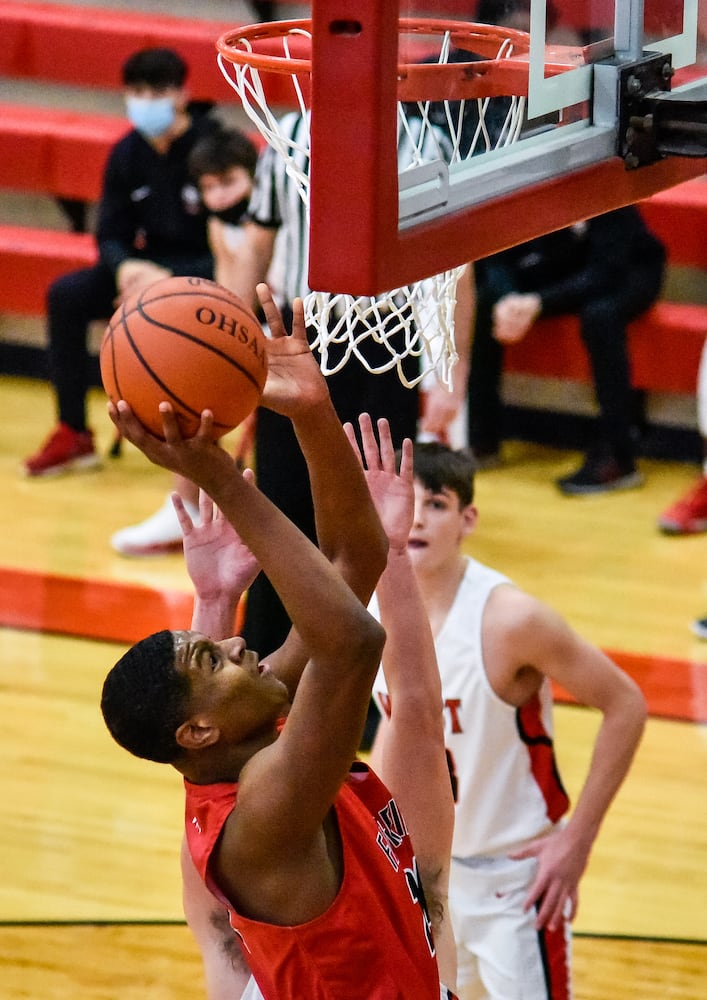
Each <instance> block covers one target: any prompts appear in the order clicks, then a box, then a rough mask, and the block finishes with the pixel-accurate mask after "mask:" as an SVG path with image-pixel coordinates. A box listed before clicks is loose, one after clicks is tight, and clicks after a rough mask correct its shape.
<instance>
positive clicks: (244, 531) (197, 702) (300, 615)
mask: <svg viewBox="0 0 707 1000" xmlns="http://www.w3.org/2000/svg"><path fill="white" fill-rule="evenodd" d="M261 301H262V303H263V307H264V309H265V312H266V316H267V319H268V322H269V324H270V327H271V330H275V332H276V336H275V338H274V339H273V341H271V342H270V349H269V350H270V359H269V360H270V374H269V378H268V384H267V386H266V391H265V395H264V398H263V403H264V405H267V406H270V407H271V408H273V409H276V410H277V411H278V412H280V413H283V414H285V415H286V416H288V417H289V418H290V419H291V420H292V422H293V425H294V427H295V430H296V433H297V436H298V439H299V442H300V445H301V447H302V451H303V453H304V455H305V458H306V459H307V463H308V467H309V471H310V476H311V479H312V490H313V494H314V496H315V501H316V511H317V529H318V540H319V545H320V549H321V551H318V550H317V549H316V548H315V547H314V546H313V545H312V544H311V543H310V542H309V541H307V539H305V538H304V536H303V535H301V533H300V532H299V531H298V530H297V529H296V528H295V527H294V526H293V525H292V524H291V523H290V522H289V521H288V520H287V519H286V518H285V517H284V516H283V515H282V514H281V513H280V512H279V511H278V510H277V509H276V508H274V507H273V506H272V504H270V503H269V501H268V500H267V499H266V498H265V497H264V496H263V495H262V494H260V493H259V491H258V490H257V489H255V487H254V486H253V485H252V484H251V483H249V482H248V480H247V479H244V478H243V476H241V474H240V473H239V472H238V471H237V469H236V467H235V465H234V463H233V462H232V460H231V459H230V458H229V456H227V455H226V454H225V452H223V451H222V450H221V449H219V448H217V447H216V446H215V445H213V444H212V443H211V442H210V441H209V439H208V431H209V427H210V417H209V415H208V414H205V415H204V416H203V418H202V427H201V430H200V431H199V433H198V434H197V435H196V436H195V437H194V438H191V439H188V440H183V439H182V438H181V436H180V434H179V432H178V428H177V425H176V421H175V420H174V418H173V415H172V414H171V412H170V410H169V407H163V411H164V412H163V416H164V429H165V438H166V440H165V441H164V442H161V441H159V440H158V439H156V438H154V437H152V436H151V435H149V434H148V433H147V432H145V431H144V429H143V428H141V426H140V425H139V424H138V423H137V421H136V420H135V419H134V417H133V416H132V414H131V413H130V411H129V409H128V408H127V407H126V406H125V405H124V404H120V406H119V407H118V408H117V409H113V410H112V416H113V418H114V420H115V422H116V424H117V426H118V428H119V430H120V431H121V432H122V433H123V434H124V435H125V436H126V437H127V438H128V439H129V440H131V441H132V442H133V443H135V444H136V445H137V446H138V447H140V448H141V449H142V450H143V451H144V452H145V454H146V455H147V456H148V457H149V458H151V459H152V460H153V461H155V462H157V463H158V464H161V465H164V466H165V467H166V468H169V469H171V470H172V471H174V472H177V473H180V474H182V475H185V476H187V477H188V478H190V479H192V480H193V481H194V482H196V483H198V484H199V486H200V487H201V488H202V489H203V490H204V491H205V493H207V494H208V496H209V497H211V498H213V501H214V502H215V503H216V504H217V506H218V508H219V509H220V510H221V511H223V514H224V516H225V518H226V519H227V520H228V521H229V522H230V523H231V524H232V525H233V526H234V527H235V528H236V530H237V532H238V534H239V535H240V536H241V538H242V540H243V542H244V543H245V544H246V545H247V547H248V548H249V549H250V550H251V551H252V553H253V555H254V556H255V557H256V558H257V560H258V562H259V564H260V566H261V567H262V570H263V571H264V572H265V573H266V575H268V576H269V577H270V579H271V581H272V583H273V585H274V586H275V587H276V589H277V590H278V592H279V594H280V596H281V598H282V600H283V602H284V604H285V606H286V608H287V611H288V614H289V615H290V617H291V619H292V621H293V623H294V626H295V630H294V631H293V633H291V634H290V636H289V637H288V639H287V641H286V642H285V644H284V645H283V646H282V647H280V649H278V650H276V651H275V652H274V653H273V654H272V655H271V656H269V657H267V658H266V659H263V660H261V659H260V658H259V657H258V655H257V654H256V653H254V652H252V651H250V650H246V649H245V648H244V643H243V641H242V640H241V639H240V638H237V637H236V638H229V639H221V640H215V639H212V638H209V637H208V636H206V635H205V634H203V633H202V632H195V631H190V632H174V633H173V632H166V631H165V632H160V633H157V634H156V635H154V636H151V637H149V638H148V639H146V640H143V641H142V642H141V643H138V644H137V645H136V646H135V647H133V649H132V650H130V651H129V652H128V653H127V654H126V655H125V656H124V657H123V658H122V659H121V661H119V663H118V664H116V666H115V667H114V668H113V670H112V671H111V672H110V674H109V675H108V677H107V678H106V682H105V685H104V690H103V700H102V708H103V712H104V717H105V718H106V722H107V724H108V726H109V728H110V730H111V732H112V733H113V735H114V737H115V738H116V739H117V740H118V742H119V743H121V745H123V746H125V747H126V748H127V749H129V750H130V751H131V752H132V753H134V754H136V755H138V756H144V757H147V758H149V759H154V760H158V761H162V762H166V763H171V764H173V766H175V767H176V768H177V770H179V771H180V772H181V773H182V774H183V776H184V778H185V785H186V788H187V814H186V821H187V835H188V839H189V845H190V851H191V855H192V857H193V859H194V861H195V865H196V868H197V870H199V871H200V873H201V874H202V876H203V877H204V878H205V880H206V882H207V884H208V885H209V887H210V889H211V890H212V891H213V892H214V893H218V894H219V897H220V898H221V899H222V900H223V902H224V903H225V904H226V905H227V907H228V910H229V913H230V916H231V922H232V925H233V926H234V929H236V931H237V933H238V935H239V938H240V943H241V947H242V949H243V952H244V954H245V956H246V958H247V962H248V964H249V966H250V968H251V969H252V970H253V972H254V974H255V978H256V980H257V981H258V985H259V987H260V989H261V991H262V993H263V995H264V996H265V998H266V1000H275V998H277V1000H285V998H287V997H293V998H294V997H298V998H299V997H301V996H307V997H312V998H320V997H321V998H324V997H340V996H352V995H356V996H361V997H362V998H364V997H365V998H366V1000H373V998H379V1000H403V998H410V1000H413V998H414V1000H426V998H430V1000H437V997H438V996H439V989H440V988H439V977H438V969H437V962H436V959H435V955H434V945H433V941H432V937H431V934H430V927H429V917H428V914H427V910H426V906H425V900H424V895H423V891H422V885H421V881H420V877H419V873H418V871H417V865H416V862H415V859H414V855H413V853H412V846H411V844H410V838H409V836H408V833H407V830H406V828H405V821H404V820H403V818H402V815H401V814H400V812H399V810H398V808H397V805H396V803H395V800H394V799H393V797H392V796H391V795H390V793H389V792H388V790H387V789H386V788H385V787H384V786H383V785H382V783H381V782H380V781H379V780H378V779H377V778H376V777H375V775H373V774H372V772H370V771H369V770H368V769H367V768H366V767H365V765H359V766H358V767H357V766H354V768H353V769H352V770H351V772H349V768H350V765H351V761H352V760H353V758H354V756H355V752H356V749H357V747H358V745H359V743H360V739H361V734H362V731H363V725H364V721H365V716H366V711H367V707H368V700H369V697H370V690H371V686H372V682H373V678H374V676H375V673H376V669H377V663H378V660H379V657H380V653H381V649H382V644H383V631H382V629H380V627H379V626H378V625H377V624H376V623H375V621H374V620H373V619H372V618H371V616H370V615H369V614H368V612H367V611H366V610H365V607H364V604H363V603H362V602H364V601H367V600H368V599H369V597H370V593H371V592H372V590H373V587H374V586H375V584H376V582H377V578H378V577H379V575H380V573H381V570H382V569H383V567H384V565H385V555H386V544H385V538H384V535H383V532H382V531H381V525H380V521H379V519H378V518H377V516H376V514H375V510H374V507H373V505H372V503H371V498H370V494H369V492H368V489H367V488H366V483H365V480H364V477H363V474H362V472H361V469H360V466H359V464H358V462H357V461H356V458H355V456H354V455H353V452H352V450H351V448H350V447H349V445H348V442H347V441H346V437H345V435H344V433H343V430H342V428H341V425H340V423H339V421H338V420H337V418H336V416H335V413H334V411H333V408H332V406H331V401H330V399H329V395H328V390H327V388H326V383H325V381H324V379H323V377H322V376H321V373H320V372H319V370H318V368H317V366H316V362H315V361H314V359H313V358H312V355H311V352H310V351H309V348H308V346H307V342H306V338H305V334H304V323H303V317H302V310H301V305H300V306H298V309H297V310H296V324H295V332H294V334H293V336H292V337H289V338H288V337H284V336H283V335H282V328H281V324H280V322H279V316H278V314H277V310H276V309H275V307H274V304H273V303H272V299H271V297H270V296H269V294H268V293H267V290H263V291H262V294H261ZM327 557H328V558H327ZM329 560H331V561H329ZM295 689H296V693H295ZM283 714H287V722H286V724H285V725H284V727H283V728H282V731H281V732H280V728H279V720H280V719H281V717H282V715H283ZM352 990H353V991H354V992H352Z"/></svg>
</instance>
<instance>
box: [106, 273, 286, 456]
mask: <svg viewBox="0 0 707 1000" xmlns="http://www.w3.org/2000/svg"><path fill="white" fill-rule="evenodd" d="M100 363H101V378H102V379H103V385H104V387H105V390H106V392H107V393H108V395H109V397H110V398H111V399H112V400H113V402H114V403H115V402H117V401H118V400H119V399H124V400H125V401H126V402H127V403H129V404H130V406H131V408H132V410H133V412H134V414H135V416H136V417H137V418H138V420H139V421H140V423H142V424H144V426H145V427H147V429H148V430H150V431H152V433H153V434H156V435H157V436H158V437H162V436H163V435H162V418H161V416H160V413H159V409H158V407H159V404H160V403H161V402H162V401H163V400H167V401H168V402H170V403H171V404H172V407H173V409H174V412H175V413H176V414H177V419H178V421H179V427H180V430H181V432H182V434H184V436H185V437H191V436H192V435H193V434H195V433H196V431H197V429H198V427H199V419H200V416H201V411H202V410H206V409H208V410H212V411H213V414H214V425H213V426H214V437H215V438H219V437H221V436H222V435H224V434H226V433H227V432H228V431H230V430H232V429H233V428H234V427H237V426H238V424H239V423H240V422H241V421H242V420H243V419H244V418H245V417H247V416H248V414H249V413H251V412H252V410H254V409H255V407H256V406H257V405H258V401H259V399H260V396H261V394H262V391H263V386H264V385H265V378H266V376H267V372H268V359H267V352H266V349H265V334H264V333H263V330H262V328H261V326H260V323H259V322H258V320H257V319H256V317H255V314H254V313H253V311H252V310H251V309H249V308H248V306H247V305H246V304H245V302H243V300H242V299H240V298H239V297H238V296H237V295H234V294H233V293H232V292H229V291H228V289H227V288H223V287H222V286H221V285H218V284H216V282H215V281H208V280H207V279H206V278H165V279H164V280H162V281H157V282H155V283H154V284H153V285H150V286H149V287H148V288H146V289H143V290H142V291H141V292H139V293H137V294H136V295H134V296H133V297H132V298H130V299H128V300H127V301H126V302H124V303H123V304H122V305H121V306H120V307H119V308H118V309H117V310H116V311H115V313H114V315H113V318H112V319H111V321H110V323H109V324H108V327H107V329H106V332H105V333H104V335H103V340H102V342H101V353H100Z"/></svg>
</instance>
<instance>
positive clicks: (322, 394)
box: [257, 284, 329, 420]
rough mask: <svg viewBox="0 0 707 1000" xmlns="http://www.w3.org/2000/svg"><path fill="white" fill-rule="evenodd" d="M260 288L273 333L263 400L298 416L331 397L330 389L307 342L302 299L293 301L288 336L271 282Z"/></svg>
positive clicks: (287, 413) (285, 413) (284, 411)
mask: <svg viewBox="0 0 707 1000" xmlns="http://www.w3.org/2000/svg"><path fill="white" fill-rule="evenodd" d="M257 292H258V298H259V299H260V304H261V305H262V307H263V312H264V313H265V318H266V320H267V322H268V326H269V327H270V333H271V337H270V338H269V339H268V341H267V351H268V377H267V381H266V383H265V390H264V392H263V399H262V404H263V406H266V407H267V408H268V409H270V410H274V411H275V412H276V413H282V414H283V415H284V416H287V417H290V418H291V419H293V420H294V419H296V418H297V417H298V416H300V415H301V414H303V413H305V412H306V411H307V410H308V409H309V408H311V407H312V406H315V405H317V404H319V403H321V402H323V401H326V400H328V399H329V389H328V387H327V384H326V380H325V378H324V376H323V375H322V373H321V371H320V368H319V365H318V364H317V360H316V358H315V357H314V355H313V354H312V351H311V348H310V346H309V343H308V342H307V332H306V328H305V325H304V305H303V303H302V300H301V299H295V301H294V302H293V304H292V311H293V322H292V335H291V336H288V334H287V331H286V330H285V326H284V324H283V322H282V316H281V315H280V310H279V309H278V307H277V305H276V304H275V301H274V299H273V297H272V293H271V291H270V289H269V288H268V286H267V285H266V284H260V285H258V287H257Z"/></svg>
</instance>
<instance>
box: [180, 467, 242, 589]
mask: <svg viewBox="0 0 707 1000" xmlns="http://www.w3.org/2000/svg"><path fill="white" fill-rule="evenodd" d="M243 478H244V479H246V480H247V481H248V482H251V483H252V481H253V473H252V470H250V469H246V470H245V471H244V473H243ZM172 503H173V505H174V509H175V511H176V514H177V517H178V519H179V525H180V527H181V529H182V535H183V537H184V559H185V562H186V566H187V572H188V573H189V576H190V577H191V581H192V583H193V584H194V590H195V591H196V593H197V594H198V595H199V597H200V598H202V599H204V600H211V599H217V598H221V597H222V596H223V595H225V594H230V595H232V596H234V597H235V598H236V599H238V598H240V596H241V594H242V593H243V591H245V590H247V589H248V587H250V585H251V583H252V582H253V580H254V579H255V578H256V576H257V575H258V573H259V572H260V565H259V563H258V560H257V559H256V558H255V556H254V555H253V553H252V552H251V551H250V549H249V548H248V546H247V545H246V544H245V543H244V542H242V541H241V538H240V536H239V535H238V532H237V531H236V529H235V528H234V527H233V525H232V524H231V523H230V522H229V521H227V520H226V518H225V517H224V516H223V514H222V513H221V511H220V510H219V508H218V507H217V506H216V505H215V504H214V502H213V501H212V499H211V497H210V496H208V494H207V493H205V492H204V490H200V491H199V518H200V520H199V523H198V524H194V522H193V521H192V519H191V517H190V515H189V512H188V511H187V509H186V507H185V506H184V501H183V500H182V498H181V496H180V495H179V494H178V493H173V494H172Z"/></svg>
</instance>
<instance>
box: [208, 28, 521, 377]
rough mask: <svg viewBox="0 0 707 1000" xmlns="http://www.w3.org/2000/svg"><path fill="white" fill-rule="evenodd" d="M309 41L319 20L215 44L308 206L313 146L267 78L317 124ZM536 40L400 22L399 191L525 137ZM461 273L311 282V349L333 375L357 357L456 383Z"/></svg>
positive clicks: (236, 34) (378, 366)
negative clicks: (284, 117)
mask: <svg viewBox="0 0 707 1000" xmlns="http://www.w3.org/2000/svg"><path fill="white" fill-rule="evenodd" d="M311 40H312V23H311V21H310V20H294V21H276V22H272V23H268V24H256V25H251V26H248V27H245V28H234V29H233V30H232V31H229V32H226V33H225V34H224V35H222V36H221V38H219V40H218V42H217V49H218V53H219V55H218V62H219V66H220V68H221V72H222V73H223V75H224V77H225V78H226V80H227V81H228V83H229V85H230V86H231V87H232V88H233V89H234V90H235V91H236V93H237V94H238V96H239V98H240V100H241V102H242V104H243V108H244V110H245V112H246V114H247V115H248V117H249V118H250V119H251V121H253V122H254V124H255V125H256V126H257V128H258V129H259V131H260V132H261V134H262V135H263V137H264V138H265V140H266V141H267V142H268V143H269V144H270V145H271V146H272V147H273V148H274V149H275V150H276V151H277V152H278V153H279V155H280V156H282V158H283V160H284V162H285V165H286V170H287V173H288V175H289V176H290V177H291V179H292V180H293V181H294V183H295V184H296V186H297V190H298V191H299V194H300V196H301V198H302V200H303V202H304V204H305V206H306V207H307V210H308V209H309V130H308V129H307V130H306V136H307V138H306V140H305V145H301V144H299V143H295V142H294V141H293V140H291V139H290V138H289V136H288V135H286V134H284V133H283V131H282V130H281V129H280V128H279V123H278V117H277V115H276V114H275V113H273V111H272V110H271V107H270V103H271V101H272V98H269V97H268V96H267V94H266V87H265V86H264V83H263V77H264V75H265V74H278V75H279V76H278V80H281V78H282V77H289V78H290V80H291V85H292V88H293V91H294V97H295V99H296V106H297V107H298V109H299V112H300V114H301V115H302V116H303V117H304V118H305V120H306V121H309V115H310V109H309V91H310V76H311ZM529 48H530V36H529V35H528V34H526V33H525V32H522V31H516V30H512V29H506V28H502V27H498V26H495V25H487V24H470V23H466V22H463V21H446V20H432V19H429V20H428V19H419V18H418V19H414V18H401V19H400V21H399V52H401V53H403V52H404V53H406V55H407V58H406V60H405V61H403V60H402V59H399V63H398V95H397V96H398V166H399V187H400V191H401V194H403V195H404V191H405V181H406V171H408V170H412V169H413V168H417V169H418V171H419V168H420V167H425V166H428V167H429V169H430V171H431V174H430V176H431V177H432V175H433V173H434V170H435V164H437V165H439V164H440V161H441V162H442V163H443V164H445V165H446V168H449V167H453V166H454V165H455V164H459V163H462V162H464V161H466V160H468V159H470V158H471V157H473V156H477V155H479V154H481V153H488V152H491V151H493V150H496V149H499V148H501V147H505V146H509V145H511V144H512V143H514V142H515V141H516V140H517V139H518V137H519V135H520V131H521V127H522V124H523V118H524V112H525V97H526V96H527V88H528V53H529ZM266 79H269V80H272V79H273V78H272V77H266ZM289 103H290V104H291V95H290V101H289ZM463 270H464V267H463V266H460V267H456V268H453V269H451V270H449V271H445V272H443V273H441V274H437V275H434V276H432V277H428V278H424V279H422V280H420V281H416V282H413V283H412V284H410V285H407V286H405V287H403V288H396V289H392V290H391V291H389V292H386V293H384V294H381V295H378V296H376V297H370V296H355V295H349V294H345V293H340V292H336V291H335V290H328V291H321V290H320V291H312V292H311V294H310V295H308V296H307V298H306V300H305V315H306V319H307V323H308V325H311V326H312V327H313V328H314V329H315V330H316V334H317V335H316V340H315V342H314V345H313V346H314V347H315V348H316V349H317V350H318V351H319V354H320V364H321V367H322V371H324V372H325V374H333V373H334V372H336V371H339V370H340V368H341V367H343V365H344V364H346V363H347V361H348V360H349V358H350V357H351V356H352V355H355V356H356V357H358V358H359V360H360V361H361V363H362V364H363V365H364V366H365V367H366V368H367V369H368V370H369V371H371V372H373V373H376V374H377V373H380V372H383V371H388V370H390V369H392V368H397V371H398V374H399V376H400V379H401V381H402V382H403V383H404V384H405V385H408V386H414V385H416V384H417V383H418V382H420V381H421V380H422V379H423V378H424V377H425V376H427V375H429V374H430V373H432V372H434V373H435V374H436V376H437V378H438V379H439V380H440V381H441V382H442V383H443V384H444V385H446V386H447V388H449V389H451V378H452V370H453V368H454V365H455V363H456V361H457V360H458V356H457V353H456V349H455V341H454V308H455V303H456V289H457V283H458V281H459V277H460V275H461V273H462V271H463ZM371 340H373V341H375V342H376V344H379V345H380V344H382V345H384V346H385V348H386V349H387V357H386V358H385V359H384V360H383V361H381V360H380V359H379V358H378V359H377V361H376V363H375V364H373V363H372V362H371V361H370V360H369V359H368V358H367V357H366V345H367V343H370V342H371ZM333 349H334V350H333ZM332 353H333V355H334V358H333V359H332ZM407 358H416V359H419V368H418V367H416V369H415V374H414V375H413V376H412V377H411V376H410V373H409V372H408V373H406V372H405V371H404V370H403V361H404V360H405V359H407Z"/></svg>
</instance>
